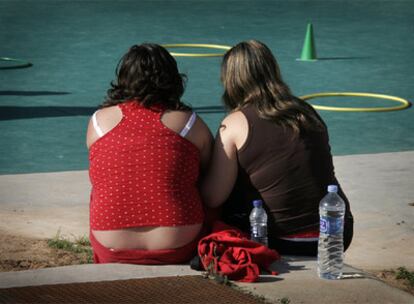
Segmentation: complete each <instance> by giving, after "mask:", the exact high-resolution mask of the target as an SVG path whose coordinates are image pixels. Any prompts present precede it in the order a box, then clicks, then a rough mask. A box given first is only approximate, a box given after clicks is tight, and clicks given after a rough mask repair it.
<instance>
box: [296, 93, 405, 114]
mask: <svg viewBox="0 0 414 304" xmlns="http://www.w3.org/2000/svg"><path fill="white" fill-rule="evenodd" d="M330 96H340V97H341V96H353V97H371V98H380V99H387V100H392V101H396V102H398V103H401V104H402V105H399V106H394V107H372V108H348V107H347V108H345V107H330V106H321V105H313V104H311V106H312V107H314V108H315V109H316V110H324V111H338V112H389V111H399V110H404V109H407V108H409V107H410V106H411V103H410V102H409V101H408V100H406V99H403V98H400V97H396V96H391V95H383V94H374V93H355V92H332V93H316V94H309V95H305V96H300V98H301V99H303V100H309V99H313V98H317V97H330Z"/></svg>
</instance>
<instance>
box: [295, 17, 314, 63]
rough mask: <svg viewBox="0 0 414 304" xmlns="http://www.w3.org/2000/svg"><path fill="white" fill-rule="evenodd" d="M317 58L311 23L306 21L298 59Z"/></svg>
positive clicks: (311, 59)
mask: <svg viewBox="0 0 414 304" xmlns="http://www.w3.org/2000/svg"><path fill="white" fill-rule="evenodd" d="M317 59H318V58H317V57H316V49H315V40H314V38H313V26H312V23H308V27H307V29H306V36H305V41H304V43H303V48H302V54H301V55H300V59H299V60H304V61H314V60H317Z"/></svg>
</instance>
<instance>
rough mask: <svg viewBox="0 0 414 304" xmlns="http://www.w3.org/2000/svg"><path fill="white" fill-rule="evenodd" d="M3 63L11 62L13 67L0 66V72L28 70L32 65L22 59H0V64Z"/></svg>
mask: <svg viewBox="0 0 414 304" xmlns="http://www.w3.org/2000/svg"><path fill="white" fill-rule="evenodd" d="M1 61H4V62H13V63H14V64H13V65H8V66H1V65H0V70H8V69H23V68H29V67H31V66H32V65H33V64H32V63H31V62H29V61H25V60H22V59H16V58H10V57H0V62H1Z"/></svg>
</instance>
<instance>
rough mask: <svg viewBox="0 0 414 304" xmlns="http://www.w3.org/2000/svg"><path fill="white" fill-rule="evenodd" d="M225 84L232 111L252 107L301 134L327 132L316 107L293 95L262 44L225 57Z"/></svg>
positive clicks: (238, 47) (246, 44) (235, 50)
mask: <svg viewBox="0 0 414 304" xmlns="http://www.w3.org/2000/svg"><path fill="white" fill-rule="evenodd" d="M221 81H222V83H223V86H224V93H223V96H222V98H223V102H224V104H225V105H226V106H227V107H228V108H229V109H231V110H238V109H241V108H243V107H245V106H247V105H250V104H252V105H254V107H255V108H256V110H257V112H258V114H259V116H260V117H261V118H264V119H268V120H272V121H274V122H275V123H277V124H279V125H281V126H283V127H289V128H291V129H293V130H294V132H295V133H297V134H299V133H300V132H301V131H307V130H316V131H318V130H322V129H324V128H325V124H324V123H323V121H322V119H321V118H320V117H319V115H318V114H317V113H316V111H315V110H314V109H313V108H312V106H311V105H309V104H308V103H306V102H305V101H303V100H301V99H299V98H297V97H295V96H294V95H292V93H291V91H290V89H289V87H288V86H287V85H286V84H285V83H284V82H283V79H282V76H281V74H280V69H279V65H278V64H277V61H276V59H275V57H274V56H273V55H272V52H271V51H270V50H269V48H268V47H267V46H266V45H265V44H263V43H261V42H259V41H256V40H250V41H245V42H241V43H239V44H237V45H236V46H234V47H233V48H231V49H230V50H229V51H228V52H227V53H226V54H225V55H224V58H223V62H222V65H221Z"/></svg>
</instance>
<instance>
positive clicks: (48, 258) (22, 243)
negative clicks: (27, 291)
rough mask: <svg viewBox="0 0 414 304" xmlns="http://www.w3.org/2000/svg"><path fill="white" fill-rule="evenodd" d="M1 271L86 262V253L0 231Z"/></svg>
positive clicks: (42, 240)
mask: <svg viewBox="0 0 414 304" xmlns="http://www.w3.org/2000/svg"><path fill="white" fill-rule="evenodd" d="M0 243H1V244H2V245H1V251H0V271H19V270H28V269H39V268H45V267H56V266H66V265H78V264H85V263H86V262H87V257H86V254H75V253H72V252H68V251H65V250H60V249H54V248H50V247H49V246H48V244H47V240H46V239H34V238H27V237H22V236H18V235H9V234H6V233H4V232H3V231H0Z"/></svg>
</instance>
